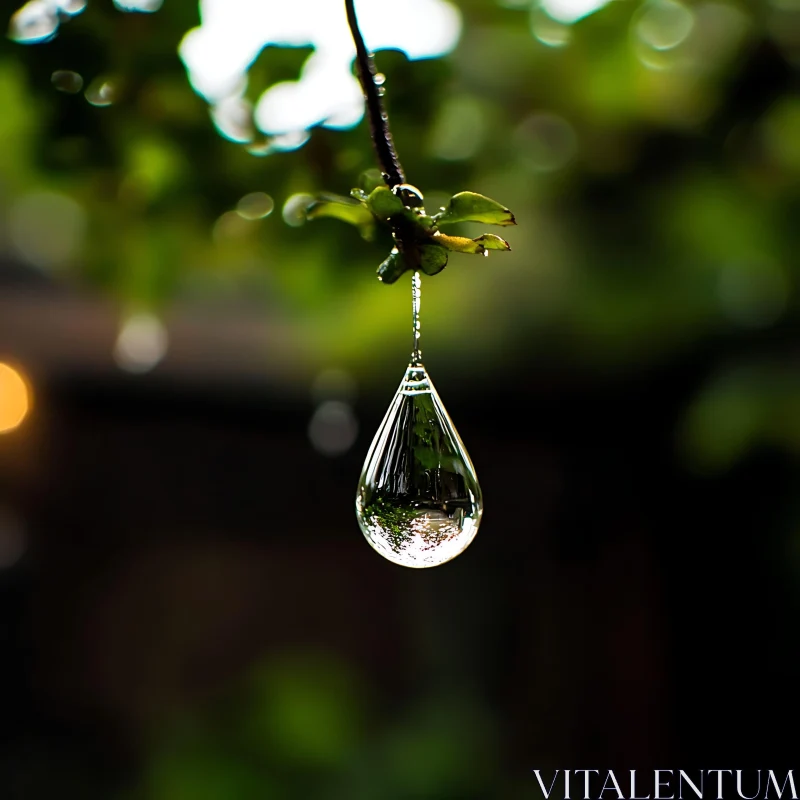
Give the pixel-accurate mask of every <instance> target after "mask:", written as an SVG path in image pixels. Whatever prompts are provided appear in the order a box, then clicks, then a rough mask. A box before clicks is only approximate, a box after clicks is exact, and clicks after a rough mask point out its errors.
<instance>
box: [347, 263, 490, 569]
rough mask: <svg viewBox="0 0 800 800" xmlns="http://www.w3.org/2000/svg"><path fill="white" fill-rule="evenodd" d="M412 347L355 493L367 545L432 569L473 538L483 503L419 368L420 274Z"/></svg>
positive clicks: (455, 435)
mask: <svg viewBox="0 0 800 800" xmlns="http://www.w3.org/2000/svg"><path fill="white" fill-rule="evenodd" d="M412 286H413V297H414V317H413V321H414V326H413V332H414V346H413V352H412V355H411V362H410V364H409V365H408V368H407V369H406V372H405V375H404V376H403V380H402V382H401V383H400V388H399V389H398V390H397V393H396V394H395V396H394V400H392V404H391V405H390V406H389V410H388V411H387V413H386V416H385V417H384V419H383V422H382V423H381V426H380V428H379V429H378V432H377V434H376V435H375V439H374V440H373V442H372V446H371V447H370V449H369V453H368V455H367V459H366V461H365V462H364V469H363V471H362V473H361V479H360V481H359V484H358V492H357V495H356V516H357V518H358V523H359V525H360V526H361V530H362V531H363V532H364V536H365V537H366V538H367V541H368V542H369V543H370V544H371V545H372V547H374V548H375V550H377V551H378V552H379V553H380V554H381V555H382V556H384V558H387V559H388V560H389V561H393V562H394V563H395V564H400V565H402V566H404V567H417V568H420V567H435V566H438V565H439V564H444V563H445V562H446V561H450V559H452V558H455V557H456V556H457V555H459V554H460V553H462V552H463V551H464V550H465V549H466V548H467V547H468V546H469V544H470V542H472V540H473V539H474V538H475V534H476V533H477V532H478V526H479V525H480V521H481V514H482V513H483V501H482V498H481V489H480V486H479V485H478V479H477V477H476V476H475V469H474V467H473V466H472V462H471V461H470V458H469V455H468V454H467V451H466V448H465V447H464V444H463V442H462V441H461V438H460V437H459V435H458V432H457V431H456V429H455V426H454V425H453V423H452V421H451V419H450V417H449V416H448V414H447V411H446V410H445V407H444V405H443V404H442V401H441V399H440V398H439V395H438V393H437V392H436V389H435V388H434V386H433V383H432V381H431V379H430V376H429V375H428V373H427V370H426V369H425V367H424V366H423V364H422V356H421V352H420V347H419V341H420V340H419V333H420V328H419V297H420V295H419V287H420V278H419V273H414V277H413V284H412Z"/></svg>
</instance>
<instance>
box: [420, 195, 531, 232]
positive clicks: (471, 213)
mask: <svg viewBox="0 0 800 800" xmlns="http://www.w3.org/2000/svg"><path fill="white" fill-rule="evenodd" d="M434 219H435V220H436V222H437V223H438V224H439V225H450V224H452V223H454V222H483V223H485V224H486V225H516V224H517V222H516V220H515V219H514V215H513V214H512V213H511V211H509V210H508V209H507V208H505V207H504V206H502V205H500V203H498V202H497V201H496V200H491V199H490V198H488V197H484V196H483V195H482V194H476V193H475V192H459V193H458V194H454V195H453V196H452V197H451V198H450V202H449V203H448V205H447V207H446V208H444V209H442V211H441V212H440V213H439V214H437V215H436V216H435V217H434Z"/></svg>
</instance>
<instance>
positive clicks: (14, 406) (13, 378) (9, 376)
mask: <svg viewBox="0 0 800 800" xmlns="http://www.w3.org/2000/svg"><path fill="white" fill-rule="evenodd" d="M30 407H31V393H30V389H29V388H28V382H27V380H26V379H25V378H24V377H23V376H22V374H21V373H20V372H19V370H17V369H15V368H14V367H12V366H11V365H10V364H5V363H2V362H0V433H8V432H10V431H13V430H15V429H16V428H18V427H19V426H20V425H21V424H22V422H23V420H24V419H25V417H27V416H28V412H29V411H30Z"/></svg>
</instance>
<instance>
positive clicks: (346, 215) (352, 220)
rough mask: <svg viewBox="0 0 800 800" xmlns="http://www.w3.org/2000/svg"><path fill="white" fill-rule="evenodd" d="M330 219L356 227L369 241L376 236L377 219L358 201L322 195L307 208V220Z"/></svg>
mask: <svg viewBox="0 0 800 800" xmlns="http://www.w3.org/2000/svg"><path fill="white" fill-rule="evenodd" d="M322 217H330V218H332V219H339V220H342V222H347V223H349V224H350V225H355V226H356V227H357V228H358V231H359V233H360V234H361V235H362V236H363V237H364V238H365V239H367V240H371V239H372V238H373V237H374V236H375V219H374V217H373V216H372V214H370V213H369V211H368V210H367V209H366V208H365V207H364V205H363V204H362V203H359V202H358V201H357V200H352V199H351V198H349V197H339V196H337V195H321V196H320V197H319V198H317V199H315V200H314V201H313V202H312V203H311V205H309V206H308V207H307V208H306V218H307V219H320V218H322Z"/></svg>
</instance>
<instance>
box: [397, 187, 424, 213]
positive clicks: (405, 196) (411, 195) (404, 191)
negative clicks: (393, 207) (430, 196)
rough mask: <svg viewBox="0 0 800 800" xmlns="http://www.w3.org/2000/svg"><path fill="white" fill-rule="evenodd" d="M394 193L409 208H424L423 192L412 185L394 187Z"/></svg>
mask: <svg viewBox="0 0 800 800" xmlns="http://www.w3.org/2000/svg"><path fill="white" fill-rule="evenodd" d="M392 193H393V194H396V195H397V196H398V197H399V198H400V199H401V200H402V201H403V205H405V206H406V207H407V208H422V204H423V202H424V198H423V196H422V192H421V191H420V190H419V189H417V187H416V186H412V185H411V184H410V183H399V184H397V186H393V187H392Z"/></svg>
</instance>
